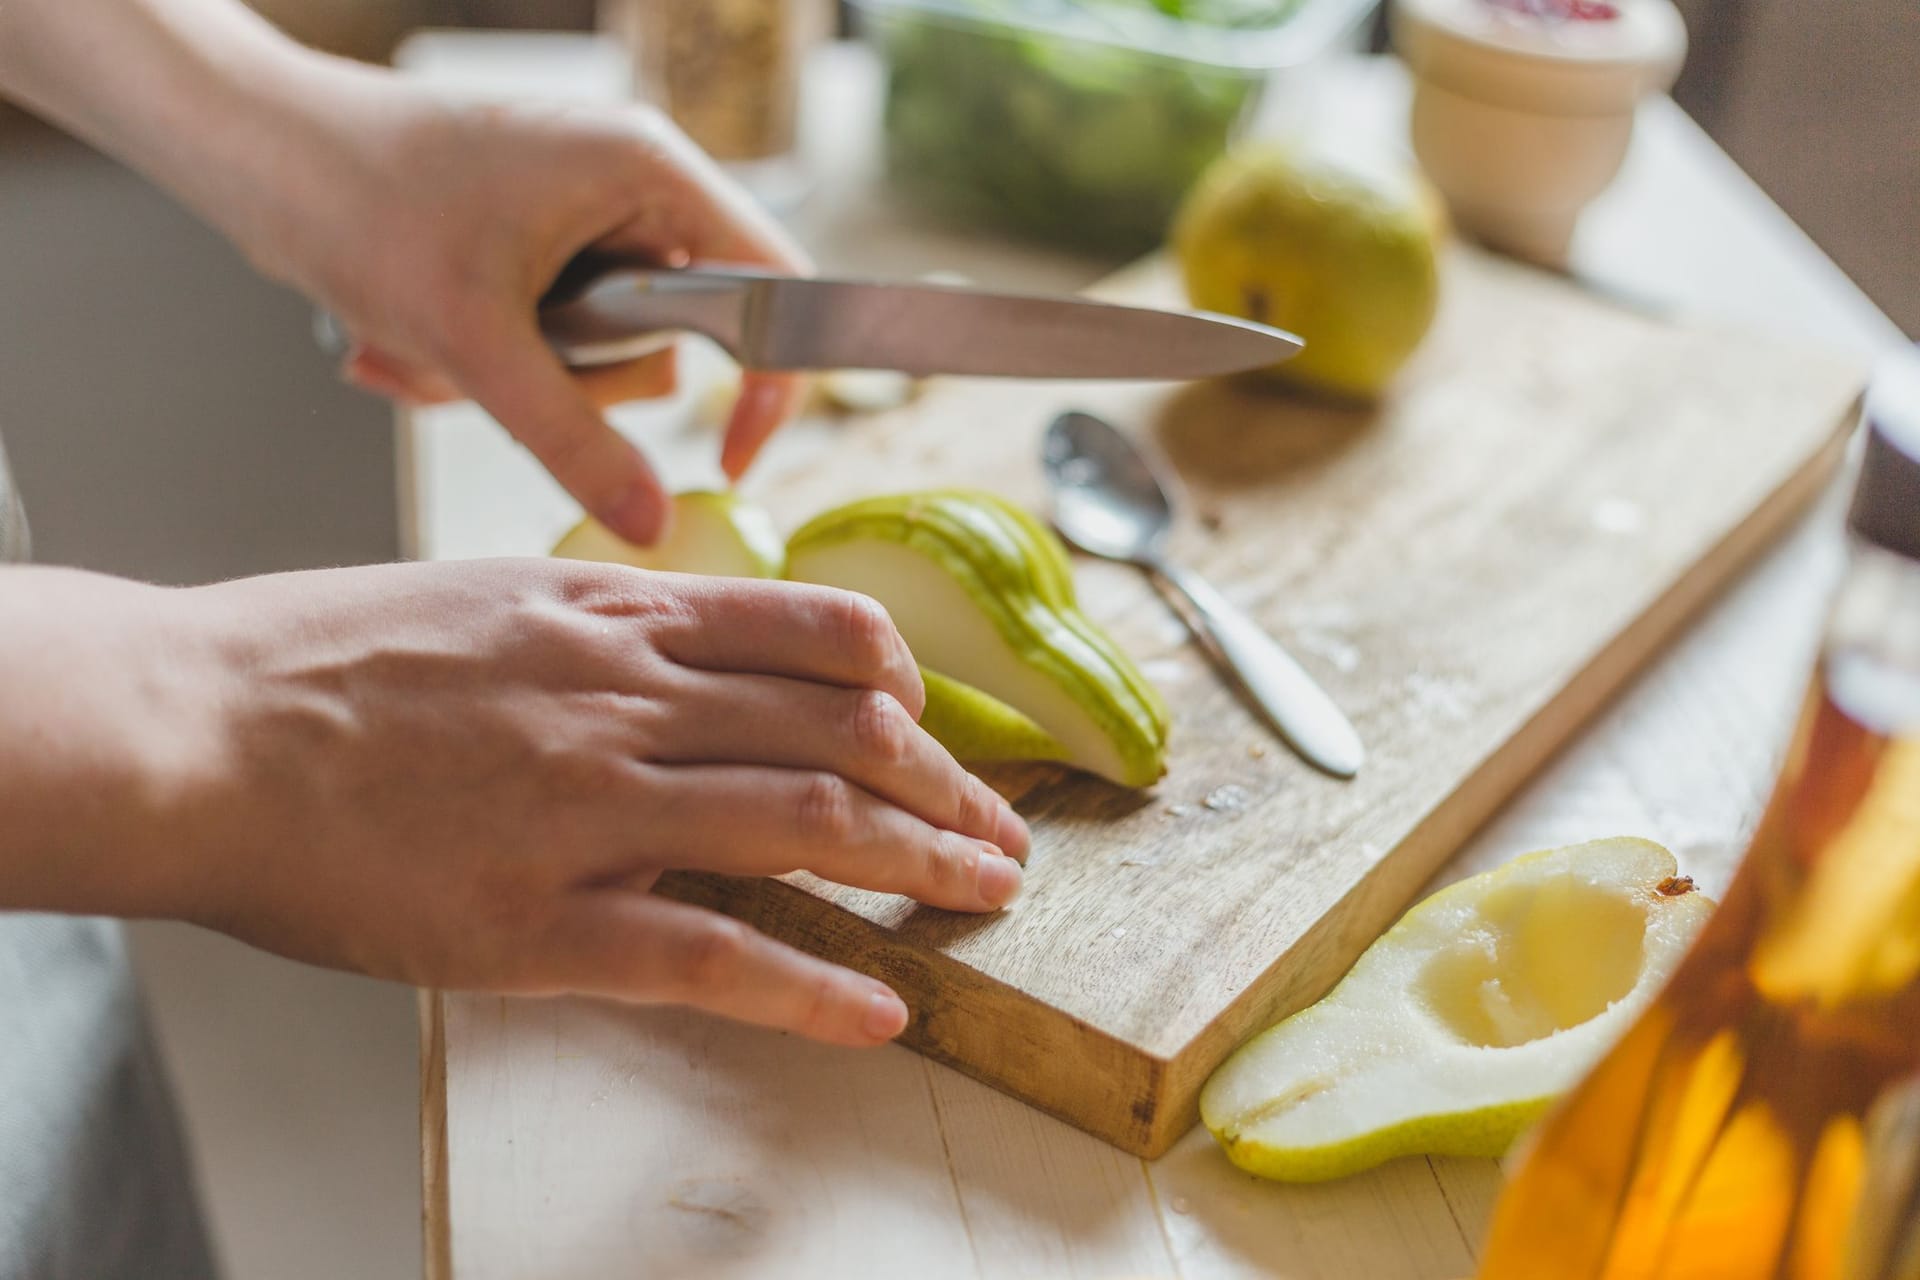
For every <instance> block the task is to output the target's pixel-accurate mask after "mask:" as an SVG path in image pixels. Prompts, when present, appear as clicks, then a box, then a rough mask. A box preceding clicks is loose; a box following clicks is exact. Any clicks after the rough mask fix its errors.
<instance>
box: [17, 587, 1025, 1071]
mask: <svg viewBox="0 0 1920 1280" xmlns="http://www.w3.org/2000/svg"><path fill="white" fill-rule="evenodd" d="M36 572H44V571H29V570H15V571H13V574H14V575H15V580H16V581H20V582H24V581H26V580H27V579H26V578H24V577H21V576H20V575H27V574H33V573H36ZM52 580H53V581H55V582H56V583H62V584H66V583H68V582H69V580H79V581H80V582H82V583H83V584H99V583H106V584H111V589H110V591H109V592H108V594H107V595H106V596H102V595H100V594H99V591H98V590H96V589H95V588H94V587H92V586H88V588H87V590H86V591H81V592H79V593H77V594H76V593H75V592H74V591H72V590H70V589H69V590H68V592H67V594H66V595H64V596H60V597H58V598H53V599H48V600H43V601H41V602H40V604H39V605H37V606H35V607H33V608H32V610H31V611H30V612H27V611H25V609H24V606H23V611H22V617H23V618H31V619H32V620H33V622H34V625H35V626H37V627H39V628H40V631H41V634H38V635H37V636H35V637H34V638H33V642H32V644H31V645H26V644H24V642H23V645H22V646H21V647H20V652H19V654H18V655H17V656H18V659H19V660H18V661H17V662H13V663H12V664H11V665H12V668H13V669H12V671H11V672H4V673H0V676H4V677H5V678H4V679H0V690H4V689H7V688H11V687H13V686H12V685H9V684H8V683H6V681H7V680H11V679H17V680H18V681H19V682H20V684H19V689H20V690H22V691H26V692H31V691H34V690H45V691H48V692H47V693H46V694H45V697H46V699H47V706H46V708H45V711H46V714H45V716H44V719H45V722H46V726H47V729H48V730H49V732H48V733H47V734H46V735H45V736H44V737H42V736H41V735H40V732H39V728H38V725H39V720H38V719H37V718H36V712H35V710H34V707H33V705H32V702H31V701H30V700H29V702H28V705H26V706H25V707H23V708H21V711H20V715H19V717H18V723H16V724H15V725H14V728H13V729H12V730H10V733H16V734H17V736H16V738H15V746H16V747H18V749H19V751H20V752H21V753H24V754H22V755H21V756H20V759H19V760H18V761H16V762H15V764H16V765H17V766H18V768H17V769H15V771H14V772H13V773H12V774H10V775H9V777H8V779H6V780H5V782H4V783H0V799H6V798H7V797H8V796H9V795H10V794H12V795H13V796H14V801H13V802H10V804H8V805H0V808H9V807H10V808H12V810H13V813H12V816H11V817H10V818H0V836H5V837H6V838H7V840H8V842H9V843H12V844H14V845H15V852H16V853H17V854H18V856H17V857H15V858H10V859H7V860H4V861H5V863H7V864H8V865H4V866H0V872H5V873H7V874H11V875H12V876H13V877H14V879H15V883H14V885H13V890H12V892H11V894H10V895H9V894H8V893H7V892H6V890H7V887H8V886H7V885H6V883H5V882H4V876H0V903H8V900H9V896H10V897H11V899H12V900H11V902H10V903H9V905H24V906H36V907H44V908H52V909H61V910H91V911H105V912H110V913H114V914H133V915H138V914H154V915H166V916H174V917H179V918H185V919H189V920H194V921H197V922H199V923H202V924H206V925H210V926H212V927H215V928H218V929H221V930H223V931H225V932H228V933H231V934H233V935H235V936H238V937H240V938H242V939H244V940H246V941H249V942H252V943H254V944H256V945H258V946H261V947H264V948H267V949H269V950H272V951H276V952H279V953H281V954H284V955H288V956H292V957H295V958H297V959H301V960H307V961H312V962H316V963H320V964H326V965H332V966H336V967H341V968H347V969H353V970H358V971H361V972H364V973H368V974H372V975H375V976H379V977H385V978H394V979H399V980H402V981H406V982H410V983H415V984H419V985H422V986H431V987H440V988H465V989H485V990H490V991H501V992H519V993H559V992H583V993H591V994H597V995H602V996H610V997H615V998H619V999H623V1000H631V1001H671V1002H678V1003H684V1004H688V1005H693V1006H697V1007H700V1008H703V1009H708V1010H711V1011H714V1012H716V1013H721V1014H725V1015H727V1016H730V1017H733V1018H738V1019H742V1020H745V1021H749V1022H756V1023H763V1024H767V1025H770V1026H776V1027H782V1028H787V1029H790V1030H793V1031H796V1032H799V1033H801V1034H804V1035H808V1036H812V1037H815V1038H817V1039H822V1040H828V1041H834V1042H839V1043H846V1044H872V1043H877V1042H880V1041H883V1040H886V1039H888V1038H890V1037H892V1036H893V1035H895V1034H896V1033H898V1032H899V1031H900V1030H901V1028H902V1027H903V1026H904V1025H905V1021H906V1016H907V1014H906V1010H905V1008H904V1006H903V1005H902V1004H901V1003H900V1001H899V1000H898V999H897V998H896V997H895V996H894V995H893V994H892V993H891V992H890V991H889V990H888V989H887V988H886V987H885V986H884V985H882V984H881V983H879V982H877V981H874V980H873V979H870V978H866V977H862V976H860V975H857V974H855V973H852V972H850V971H848V970H845V969H842V968H837V967H835V966H832V965H829V964H827V963H825V962H823V961H820V960H817V959H814V958H811V957H809V956H807V955H804V954H802V953H801V952H799V951H796V950H794V949H792V948H789V947H787V946H784V945H781V944H779V943H776V942H773V941H771V940H770V939H768V938H766V937H764V936H762V935H760V934H758V933H756V932H754V931H753V930H751V929H750V928H748V927H747V926H745V925H743V924H741V923H739V922H737V921H734V920H731V919H728V918H726V917H723V916H720V915H717V914H714V913H711V912H708V911H705V910H701V909H699V908H695V907H692V906H688V905H685V904H681V903H677V902H673V901H670V900H668V899H665V898H662V897H659V896H657V895H655V894H652V893H649V892H648V889H649V888H650V886H652V885H653V883H654V881H655V880H656V878H657V877H658V876H659V875H660V874H661V872H663V871H665V870H668V869H676V868H693V869H700V870H705V871H713V872H721V873H724V874H729V875H742V876H765V875H775V874H781V873H785V872H789V871H794V870H799V869H805V870H808V871H812V872H814V873H816V874H818V875H821V876H823V877H826V878H828V879H831V880H835V881H838V882H840V883H843V884H848V885H856V886H860V887H862V888H867V889H872V890H877V891H880V892H885V893H899V894H907V895H911V896H912V897H914V898H917V899H919V900H920V901H922V902H926V903H929V904H931V905H934V906H937V907H944V908H949V909H952V910H956V911H988V910H992V909H995V908H997V907H1000V906H1002V905H1004V904H1005V903H1007V902H1008V901H1009V900H1011V899H1012V897H1013V896H1014V895H1015V893H1016V892H1017V891H1018V889H1019V886H1020V880H1021V873H1020V867H1019V864H1018V862H1017V861H1016V859H1018V858H1024V857H1025V854H1026V849H1027V833H1026V828H1025V826H1024V825H1023V824H1022V822H1021V821H1020V819H1019V818H1018V817H1017V816H1016V815H1015V814H1014V813H1013V811H1012V810H1011V809H1010V808H1009V807H1008V806H1007V805H1006V803H1005V802H1004V801H1003V800H1001V799H1000V797H999V796H997V795H995V794H994V793H993V792H992V791H991V790H990V789H989V788H988V787H987V786H986V785H985V784H983V783H982V782H980V781H979V780H978V779H976V778H974V777H972V776H971V775H969V774H967V773H966V772H965V771H964V770H962V769H961V768H960V767H959V766H958V765H957V764H955V763H954V762H953V760H952V758H951V757H950V756H948V755H947V753H946V752H945V751H944V750H943V749H942V748H941V747H940V746H939V745H938V744H937V743H935V742H934V741H933V739H932V738H930V737H928V736H927V735H926V734H925V733H924V732H922V731H921V730H920V728H919V727H918V726H917V725H916V724H915V723H914V720H915V718H916V717H917V715H918V714H919V711H920V709H921V707H922V704H923V699H924V693H923V690H922V686H921V682H920V677H919V674H918V671H917V669H916V667H915V666H914V663H913V660H912V658H911V656H910V655H909V654H908V652H907V649H906V646H905V645H904V644H903V643H902V641H901V640H900V637H899V635H898V633H897V632H896V631H895V630H894V628H893V626H892V624H891V623H890V622H889V621H888V619H887V617H886V614H885V613H884V611H883V610H882V609H881V608H880V607H879V606H878V605H876V604H874V603H873V602H872V601H870V600H868V599H866V598H865V597H861V596H856V595H853V594H850V593H846V592H841V591H836V590H832V589H829V588H824V587H812V586H806V585H801V584H796V583H783V582H751V581H744V580H721V579H706V578H697V577H688V576H682V575H672V574H647V573H642V572H639V571H636V570H631V569H625V568H620V567H617V566H609V565H599V564H587V563H580V562H572V561H558V560H555V561H544V560H501V561H471V562H463V563H447V564H418V565H399V566H380V567H374V568H363V569H341V570H326V571H321V572H312V573H299V574H282V575H274V576H270V577H264V578H253V579H243V580H240V581H236V582H231V583H225V584H221V585H217V586H210V587H197V588H191V589H166V590H163V589H156V588H144V587H134V586H131V585H130V584H122V583H113V582H112V580H110V579H95V578H92V577H91V576H90V575H72V574H66V575H56V576H54V577H53V579H52ZM63 589H66V588H64V587H63ZM10 616H11V615H10V614H8V613H7V612H6V611H5V610H4V609H0V621H4V620H5V619H6V618H7V617H10ZM63 628H64V631H63V630H62V629H63ZM69 632H70V633H71V634H68V633H69ZM9 652H10V651H9V650H8V649H7V646H5V645H4V644H0V656H8V653H9ZM82 668H84V669H82ZM96 703H97V704H98V705H97V708H96V706H95V704H96ZM34 744H38V745H34ZM127 753H137V754H135V755H134V756H133V764H132V765H130V766H129V765H126V764H125V761H124V759H123V757H124V756H126V755H127ZM63 756H64V757H71V759H72V761H74V762H77V763H75V764H74V767H72V768H68V769H67V770H65V772H64V773H61V772H60V771H58V770H56V771H55V772H56V773H58V774H59V776H66V777H71V778H74V779H77V780H81V781H80V782H76V784H75V785H76V787H81V783H82V782H83V783H84V786H83V787H81V789H80V790H79V791H78V793H77V794H73V795H67V796H64V797H61V796H58V795H54V796H51V797H49V796H47V795H46V794H45V791H46V788H45V787H42V788H40V789H39V790H38V791H35V789H34V788H33V786H32V784H31V778H32V776H33V774H34V772H35V771H36V770H46V769H49V768H51V767H52V765H53V763H54V762H57V761H58V760H59V759H61V758H63ZM8 759H9V757H8V756H7V753H6V751H4V750H0V763H4V762H6V761H7V760H8ZM116 762H120V763H116ZM23 778H25V779H26V780H25V781H23V780H22V779H23ZM10 786H11V787H14V788H20V787H25V788H26V795H25V797H24V800H23V799H22V797H21V794H20V793H19V792H18V791H15V792H13V793H9V791H8V787H10ZM36 795H38V796H39V799H40V800H41V801H42V802H43V803H42V804H41V808H40V809H39V810H37V811H36V810H35V809H34V808H33V806H32V804H31V803H27V802H28V801H32V800H33V799H34V797H35V796H36ZM35 812H41V813H42V814H43V815H44V816H43V817H42V818H41V819H40V820H39V821H38V823H37V827H36V822H35V820H34V818H33V817H32V815H33V813H35ZM23 815H25V816H24V818H23ZM109 819H113V820H112V821H109ZM23 821H24V822H25V823H26V825H27V827H28V828H29V829H27V830H24V831H23V830H19V829H15V828H14V827H10V826H9V823H10V822H11V823H15V824H18V823H21V822H23ZM103 822H105V823H106V824H107V825H105V826H102V825H101V823H103ZM37 828H44V831H42V832H41V836H40V837H38V838H43V839H44V840H45V841H46V842H47V845H48V848H49V849H51V850H57V852H55V853H50V854H48V855H47V856H45V857H42V856H37V855H36V852H35V851H36V849H37V847H38V846H37V845H36V843H35V841H36V836H35V834H34V830H35V829H37ZM21 877H26V879H27V880H28V881H30V882H33V883H29V884H26V885H24V886H23V885H22V884H21V883H20V878H21Z"/></svg>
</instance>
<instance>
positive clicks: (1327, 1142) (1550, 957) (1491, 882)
mask: <svg viewBox="0 0 1920 1280" xmlns="http://www.w3.org/2000/svg"><path fill="white" fill-rule="evenodd" d="M1676 870H1677V869H1676V867H1675V864H1674V860H1673V855H1672V854H1670V853H1668V852H1667V851H1666V850H1665V849H1663V848H1661V847H1660V846H1659V845H1657V844H1653V843H1650V842H1649V841H1646V840H1634V839H1625V838H1621V839H1612V840H1594V841H1589V842H1588V843H1585V844H1576V845H1568V846H1566V847H1564V848H1559V849H1548V850H1544V851H1542V852H1539V853H1531V854H1527V855H1525V856H1523V857H1519V858H1516V859H1514V860H1513V861H1512V862H1509V863H1507V864H1506V865H1505V866H1502V867H1499V868H1496V869H1495V870H1493V871H1489V872H1486V873H1484V874H1481V875H1478V876H1474V877H1473V878H1471V879H1468V880H1462V881H1461V882H1459V883H1458V884H1455V885H1452V886H1450V887H1448V888H1446V889H1442V890H1441V891H1440V892H1439V893H1436V894H1434V895H1433V896H1432V897H1430V898H1428V899H1427V900H1426V901H1425V902H1422V903H1421V904H1420V905H1418V906H1416V907H1414V908H1413V909H1412V910H1411V911H1409V912H1408V913H1407V914H1406V915H1405V916H1404V917H1402V918H1401V920H1400V922H1399V923H1398V924H1396V925H1394V926H1393V927H1392V928H1391V929H1389V930H1387V932H1386V933H1384V934H1382V935H1381V936H1380V937H1379V938H1378V939H1377V940H1376V941H1375V942H1374V944H1373V945H1372V946H1370V947H1368V948H1367V950H1366V952H1365V953H1364V954H1362V955H1361V957H1360V959H1359V961H1358V963H1356V964H1355V965H1354V966H1353V969H1352V971H1351V972H1349V973H1348V974H1347V976H1346V977H1345V978H1344V979H1342V980H1341V982H1340V984H1339V985H1338V986H1336V987H1335V988H1334V989H1333V991H1332V992H1331V993H1330V994H1329V995H1328V996H1326V998H1325V999H1323V1000H1321V1001H1320V1002H1319V1003H1318V1004H1316V1005H1313V1006H1311V1007H1309V1008H1307V1009H1304V1010H1302V1011H1301V1012H1299V1013H1296V1014H1294V1015H1293V1016H1292V1017H1290V1018H1288V1019H1286V1020H1285V1021H1283V1022H1281V1023H1279V1024H1278V1025H1277V1026H1274V1027H1272V1028H1271V1029H1269V1030H1268V1031H1266V1032H1264V1033H1262V1034H1261V1035H1259V1036H1257V1037H1255V1038H1254V1039H1253V1040H1251V1041H1249V1042H1248V1043H1247V1044H1245V1045H1243V1046H1242V1047H1241V1048H1240V1050H1239V1051H1238V1052H1237V1053H1235V1054H1234V1055H1233V1056H1232V1057H1231V1058H1229V1059H1227V1061H1226V1062H1225V1063H1224V1064H1223V1065H1222V1066H1221V1067H1220V1069H1219V1070H1218V1071H1216V1072H1215V1073H1214V1075H1213V1078H1212V1079H1210V1080H1209V1081H1207V1084H1206V1088H1205V1089H1204V1090H1202V1092H1201V1094H1200V1117H1201V1119H1202V1120H1203V1121H1205V1123H1206V1126H1207V1128H1208V1129H1209V1130H1211V1131H1212V1133H1213V1136H1214V1137H1215V1138H1217V1139H1219V1141H1220V1145H1221V1146H1223V1147H1224V1148H1226V1152H1227V1156H1228V1158H1229V1159H1231V1160H1232V1161H1233V1162H1234V1163H1235V1164H1236V1165H1239V1166H1240V1167H1241V1168H1242V1169H1245V1170H1246V1171H1247V1172H1249V1173H1255V1174H1259V1175H1261V1176H1262V1177H1267V1178H1278V1179H1281V1180H1283V1181H1288V1182H1317V1181H1320V1180H1322V1179H1325V1178H1338V1177H1344V1176H1346V1175H1347V1174H1351V1173H1357V1172H1359V1171H1360V1170H1362V1169H1367V1168H1370V1167H1372V1166H1374V1165H1376V1164H1380V1163H1382V1162H1383V1161H1386V1160H1390V1159H1393V1158H1394V1157H1396V1156H1403V1155H1416V1154H1432V1155H1461V1156H1498V1155H1500V1154H1502V1153H1503V1152H1505V1151H1506V1150H1507V1148H1508V1147H1509V1146H1511V1145H1512V1143H1513V1141H1514V1139H1515V1138H1516V1137H1518V1136H1519V1134H1520V1133H1521V1132H1522V1131H1523V1130H1525V1129H1526V1128H1527V1127H1528V1126H1529V1125H1530V1124H1532V1123H1533V1121H1534V1120H1536V1119H1537V1118H1539V1116H1540V1115H1541V1114H1542V1113H1543V1112H1544V1111H1545V1110H1546V1108H1547V1107H1548V1106H1549V1105H1550V1104H1551V1103H1552V1102H1553V1100H1554V1099H1555V1098H1556V1097H1557V1096H1558V1095H1560V1094H1561V1093H1563V1092H1565V1091H1566V1090H1567V1089H1568V1088H1570V1087H1571V1086H1572V1085H1573V1084H1575V1083H1576V1082H1577V1081H1578V1080H1579V1079H1580V1077H1581V1076H1582V1075H1584V1074H1585V1073H1586V1071H1587V1070H1588V1068H1590V1067H1591V1066H1592V1065H1593V1064H1594V1063H1595V1062H1597V1061H1598V1060H1599V1059H1600V1057H1601V1056H1602V1055H1603V1054H1604V1053H1605V1052H1606V1050H1607V1049H1608V1048H1610V1047H1611V1046H1612V1044H1613V1042H1614V1041H1615V1040H1617V1039H1618V1038H1619V1037H1620V1036H1621V1035H1623V1034H1624V1033H1625V1032H1626V1030H1627V1028H1628V1027H1630V1026H1631V1025H1632V1024H1633V1021H1634V1019H1635V1018H1636V1017H1637V1016H1638V1015H1639V1013H1640V1011H1641V1010H1642V1009H1643V1008H1645V1007H1646V1005H1647V1004H1648V1003H1649V1002H1650V1001H1651V1000H1652V999H1653V997H1654V996H1655V995H1656V994H1658V992H1659V991H1660V989H1661V987H1662V986H1663V985H1664V984H1665V982H1666V980H1667V978H1668V976H1669V975H1671V974H1672V972H1673V970H1674V968H1675V966H1676V965H1677V964H1678V963H1679V961H1680V958H1681V956H1682V955H1683V954H1684V953H1685V952H1686V949H1687V946H1688V944H1689V943H1690V942H1691V941H1692V939H1693V936H1694V933H1695V932H1696V931H1697V930H1698V929H1699V927H1700V925H1701V923H1702V922H1703V921H1705V919H1706V918H1707V915H1708V914H1709V912H1710V911H1711V910H1712V907H1713V904H1712V903H1711V902H1710V901H1708V900H1707V898H1706V897H1705V896H1704V895H1702V894H1700V893H1698V892H1695V891H1694V890H1693V882H1692V881H1691V880H1688V879H1685V878H1684V877H1681V876H1678V875H1677V874H1676Z"/></svg>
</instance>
